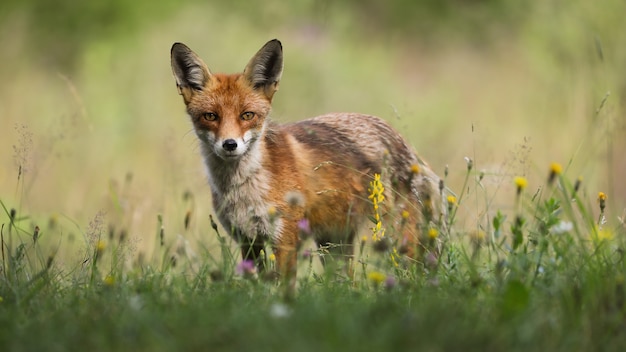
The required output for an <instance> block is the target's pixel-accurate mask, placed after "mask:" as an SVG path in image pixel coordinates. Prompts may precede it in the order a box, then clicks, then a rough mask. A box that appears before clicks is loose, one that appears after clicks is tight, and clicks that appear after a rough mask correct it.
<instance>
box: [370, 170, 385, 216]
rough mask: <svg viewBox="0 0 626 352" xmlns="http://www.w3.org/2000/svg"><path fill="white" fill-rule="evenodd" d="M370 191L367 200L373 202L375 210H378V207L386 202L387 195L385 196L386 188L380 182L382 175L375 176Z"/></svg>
mask: <svg viewBox="0 0 626 352" xmlns="http://www.w3.org/2000/svg"><path fill="white" fill-rule="evenodd" d="M368 191H369V192H370V195H369V196H368V197H367V198H368V199H371V200H372V203H373V204H374V209H378V206H377V205H378V204H379V203H382V202H383V201H384V200H385V195H384V194H383V192H384V191H385V187H384V186H383V184H382V182H380V174H374V180H372V181H371V182H370V188H369V189H368Z"/></svg>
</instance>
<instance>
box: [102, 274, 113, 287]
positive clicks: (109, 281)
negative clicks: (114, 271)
mask: <svg viewBox="0 0 626 352" xmlns="http://www.w3.org/2000/svg"><path fill="white" fill-rule="evenodd" d="M104 284H105V285H106V286H113V285H115V278H114V277H113V275H107V276H106V277H105V278H104Z"/></svg>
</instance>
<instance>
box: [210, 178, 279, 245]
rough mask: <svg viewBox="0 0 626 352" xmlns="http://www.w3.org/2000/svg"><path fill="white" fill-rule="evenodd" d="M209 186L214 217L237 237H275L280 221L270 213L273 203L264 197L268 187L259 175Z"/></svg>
mask: <svg viewBox="0 0 626 352" xmlns="http://www.w3.org/2000/svg"><path fill="white" fill-rule="evenodd" d="M211 186H212V187H211V191H212V195H213V206H214V208H215V211H216V213H217V216H218V218H219V219H220V222H221V223H222V226H224V228H225V229H226V231H228V232H229V233H230V234H231V235H232V236H234V237H235V239H236V240H244V239H246V238H248V239H254V238H256V237H257V236H260V237H261V238H263V239H271V238H274V237H276V236H277V234H278V233H279V230H280V229H279V228H280V220H279V219H276V218H275V217H272V216H271V214H270V213H271V212H272V209H273V206H272V204H270V203H269V202H268V200H267V199H266V195H267V192H268V187H267V183H266V182H264V180H263V177H262V175H259V176H255V177H252V178H250V179H247V180H246V181H245V182H243V183H239V184H232V183H230V184H226V185H222V187H220V186H219V185H215V184H212V185H211Z"/></svg>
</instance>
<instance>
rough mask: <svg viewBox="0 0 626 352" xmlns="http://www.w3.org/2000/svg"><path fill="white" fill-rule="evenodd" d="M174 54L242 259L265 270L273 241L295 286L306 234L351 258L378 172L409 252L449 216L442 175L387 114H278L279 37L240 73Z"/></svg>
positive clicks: (217, 200) (389, 212) (390, 222)
mask: <svg viewBox="0 0 626 352" xmlns="http://www.w3.org/2000/svg"><path fill="white" fill-rule="evenodd" d="M171 59H172V70H173V72H174V76H175V78H176V84H177V87H178V91H179V93H180V95H182V97H183V101H184V103H185V105H186V107H187V113H188V114H189V116H190V117H191V121H192V122H193V125H194V130H195V132H196V135H197V136H198V138H199V140H200V149H201V152H202V156H203V158H204V162H205V165H206V168H207V172H208V178H209V183H210V186H211V192H212V199H213V205H214V208H215V211H216V213H217V215H218V218H219V220H220V222H221V223H222V225H223V226H224V228H225V229H226V230H227V231H229V232H230V233H231V234H232V235H233V236H234V238H235V239H236V240H237V241H239V243H240V244H241V251H242V257H243V259H252V260H255V261H256V262H257V265H258V268H259V269H261V270H262V269H263V268H264V263H263V261H262V260H261V258H260V252H261V250H262V249H263V248H264V245H265V243H266V242H269V243H270V244H271V246H272V248H273V251H274V254H275V255H276V260H277V267H278V271H279V274H280V275H281V276H283V277H284V278H286V279H288V280H289V282H290V286H293V285H294V283H295V270H296V252H297V249H298V245H299V243H300V240H301V238H302V237H305V236H311V237H312V238H313V239H314V240H315V241H316V242H317V244H318V245H320V246H322V245H326V244H328V243H333V244H343V245H344V246H339V247H336V246H334V247H332V248H340V251H341V252H342V253H343V254H344V255H345V256H346V257H350V256H351V255H352V245H351V244H352V242H353V240H354V237H355V235H356V234H357V233H358V231H359V229H360V228H361V227H362V224H363V223H364V221H365V220H366V219H367V218H368V215H372V213H373V206H374V205H375V206H376V207H378V206H379V204H378V203H377V202H376V203H374V202H373V201H372V200H371V199H368V196H370V193H371V191H372V190H371V189H369V188H370V183H371V182H372V180H373V179H374V176H375V175H379V177H380V183H381V184H382V185H384V188H385V191H384V197H385V201H384V202H382V203H381V204H380V207H381V208H380V209H377V210H376V212H377V213H378V214H380V215H381V216H382V217H383V222H384V223H385V226H386V227H390V228H393V231H389V232H393V233H396V234H398V236H397V237H396V238H395V239H394V240H395V242H396V244H397V245H398V247H400V248H401V252H403V253H406V254H407V255H409V256H414V255H415V254H416V252H417V251H416V249H417V246H418V245H419V238H420V236H421V233H422V232H423V229H424V228H427V227H428V226H429V224H430V223H432V222H437V221H441V217H442V216H443V214H444V212H445V208H444V207H443V206H442V202H441V199H442V194H441V192H442V190H441V189H440V187H439V178H438V177H437V176H436V174H435V173H434V172H433V171H432V170H431V169H430V167H429V166H428V165H427V164H426V163H425V162H424V161H423V160H421V159H420V158H419V157H418V156H417V155H416V154H415V152H414V151H413V150H412V148H411V147H410V146H409V145H408V144H407V142H406V141H405V140H404V139H403V138H402V137H401V136H400V134H398V133H397V132H396V131H395V130H394V129H393V128H392V127H391V126H390V125H389V124H387V123H386V122H385V121H384V120H382V119H380V118H378V117H375V116H370V115H362V114H356V113H333V114H327V115H323V116H318V117H315V118H312V119H308V120H303V121H300V122H296V123H290V124H282V125H281V124H276V123H274V122H272V121H270V119H269V113H270V110H271V102H272V98H273V96H274V93H275V92H276V91H277V90H278V86H279V82H280V78H281V74H282V68H283V53H282V45H281V43H280V42H279V41H278V40H271V41H269V42H268V43H267V44H265V46H263V47H262V48H261V49H260V50H259V52H257V54H256V55H254V56H253V57H252V59H251V60H250V61H249V63H248V64H247V66H246V67H245V69H244V70H243V73H240V74H233V75H225V74H213V73H211V72H210V71H209V69H208V67H207V66H206V65H205V64H204V62H203V61H202V60H201V59H200V58H199V57H198V56H197V55H196V54H195V53H194V52H193V51H191V50H190V49H189V48H188V47H187V46H185V45H184V44H181V43H176V44H174V46H173V47H172V51H171ZM370 198H371V197H370ZM389 232H388V233H389Z"/></svg>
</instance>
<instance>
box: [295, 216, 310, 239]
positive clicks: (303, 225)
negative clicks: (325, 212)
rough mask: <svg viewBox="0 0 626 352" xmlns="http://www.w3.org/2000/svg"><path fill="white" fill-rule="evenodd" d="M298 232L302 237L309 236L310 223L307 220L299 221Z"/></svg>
mask: <svg viewBox="0 0 626 352" xmlns="http://www.w3.org/2000/svg"><path fill="white" fill-rule="evenodd" d="M298 230H299V231H300V233H301V234H303V235H310V234H311V223H310V222H309V219H307V218H302V219H300V220H299V221H298Z"/></svg>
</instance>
